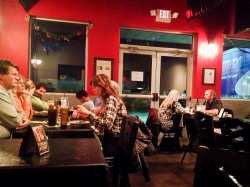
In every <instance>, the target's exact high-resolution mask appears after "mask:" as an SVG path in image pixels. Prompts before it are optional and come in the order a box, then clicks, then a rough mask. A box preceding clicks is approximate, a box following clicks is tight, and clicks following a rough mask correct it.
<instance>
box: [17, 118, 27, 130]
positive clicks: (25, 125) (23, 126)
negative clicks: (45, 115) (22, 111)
mask: <svg viewBox="0 0 250 187" xmlns="http://www.w3.org/2000/svg"><path fill="white" fill-rule="evenodd" d="M29 125H30V120H29V119H26V120H25V121H24V122H23V123H21V124H20V125H19V126H17V127H16V129H23V128H26V127H28V126H29Z"/></svg>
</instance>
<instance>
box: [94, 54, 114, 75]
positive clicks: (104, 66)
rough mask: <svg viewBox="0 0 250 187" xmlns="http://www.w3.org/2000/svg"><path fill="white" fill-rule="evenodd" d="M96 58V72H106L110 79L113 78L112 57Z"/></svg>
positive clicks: (95, 73)
mask: <svg viewBox="0 0 250 187" xmlns="http://www.w3.org/2000/svg"><path fill="white" fill-rule="evenodd" d="M94 60H95V69H94V70H95V72H94V75H97V74H101V73H102V74H106V75H107V76H108V77H109V78H110V79H113V63H114V60H113V59H111V58H97V57H96V58H94Z"/></svg>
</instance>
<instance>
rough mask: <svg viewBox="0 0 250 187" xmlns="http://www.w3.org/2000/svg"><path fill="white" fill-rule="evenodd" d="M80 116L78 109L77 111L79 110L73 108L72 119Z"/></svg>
mask: <svg viewBox="0 0 250 187" xmlns="http://www.w3.org/2000/svg"><path fill="white" fill-rule="evenodd" d="M78 117H79V115H78V111H77V110H73V113H72V115H71V118H72V119H77V118H78Z"/></svg>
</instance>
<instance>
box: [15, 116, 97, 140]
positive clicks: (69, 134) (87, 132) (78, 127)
mask: <svg viewBox="0 0 250 187" xmlns="http://www.w3.org/2000/svg"><path fill="white" fill-rule="evenodd" d="M31 125H41V126H43V128H44V130H45V133H46V135H47V136H48V137H49V138H95V137H96V133H95V132H94V130H93V128H92V127H91V123H90V122H89V121H86V120H71V121H69V122H68V125H67V126H65V127H62V126H61V125H60V124H56V125H54V126H49V125H48V121H47V118H46V117H36V118H33V119H32V120H31ZM26 131H27V128H24V129H15V130H14V131H13V132H12V138H23V137H24V135H25V133H26Z"/></svg>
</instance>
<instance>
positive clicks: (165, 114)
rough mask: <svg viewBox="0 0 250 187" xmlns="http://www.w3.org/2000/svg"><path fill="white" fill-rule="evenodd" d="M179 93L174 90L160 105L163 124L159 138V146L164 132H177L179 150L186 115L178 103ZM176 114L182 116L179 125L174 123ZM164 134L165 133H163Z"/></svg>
mask: <svg viewBox="0 0 250 187" xmlns="http://www.w3.org/2000/svg"><path fill="white" fill-rule="evenodd" d="M179 96H180V94H179V91H178V90H176V89H173V90H171V91H170V92H169V94H168V95H167V97H166V99H165V100H164V101H163V102H162V104H161V105H160V108H159V111H158V119H159V122H160V124H161V129H160V131H161V133H160V134H159V136H158V143H157V144H158V146H159V145H160V143H161V140H162V138H163V136H164V132H165V131H168V130H172V131H173V132H175V144H176V145H175V146H176V147H175V148H176V149H179V135H180V134H181V129H182V123H181V122H182V113H185V112H186V110H185V108H183V107H182V105H181V104H180V103H179V102H178V100H179ZM174 113H181V115H180V123H179V124H177V125H174V122H173V119H172V117H173V114H174ZM162 132H163V133H162Z"/></svg>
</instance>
